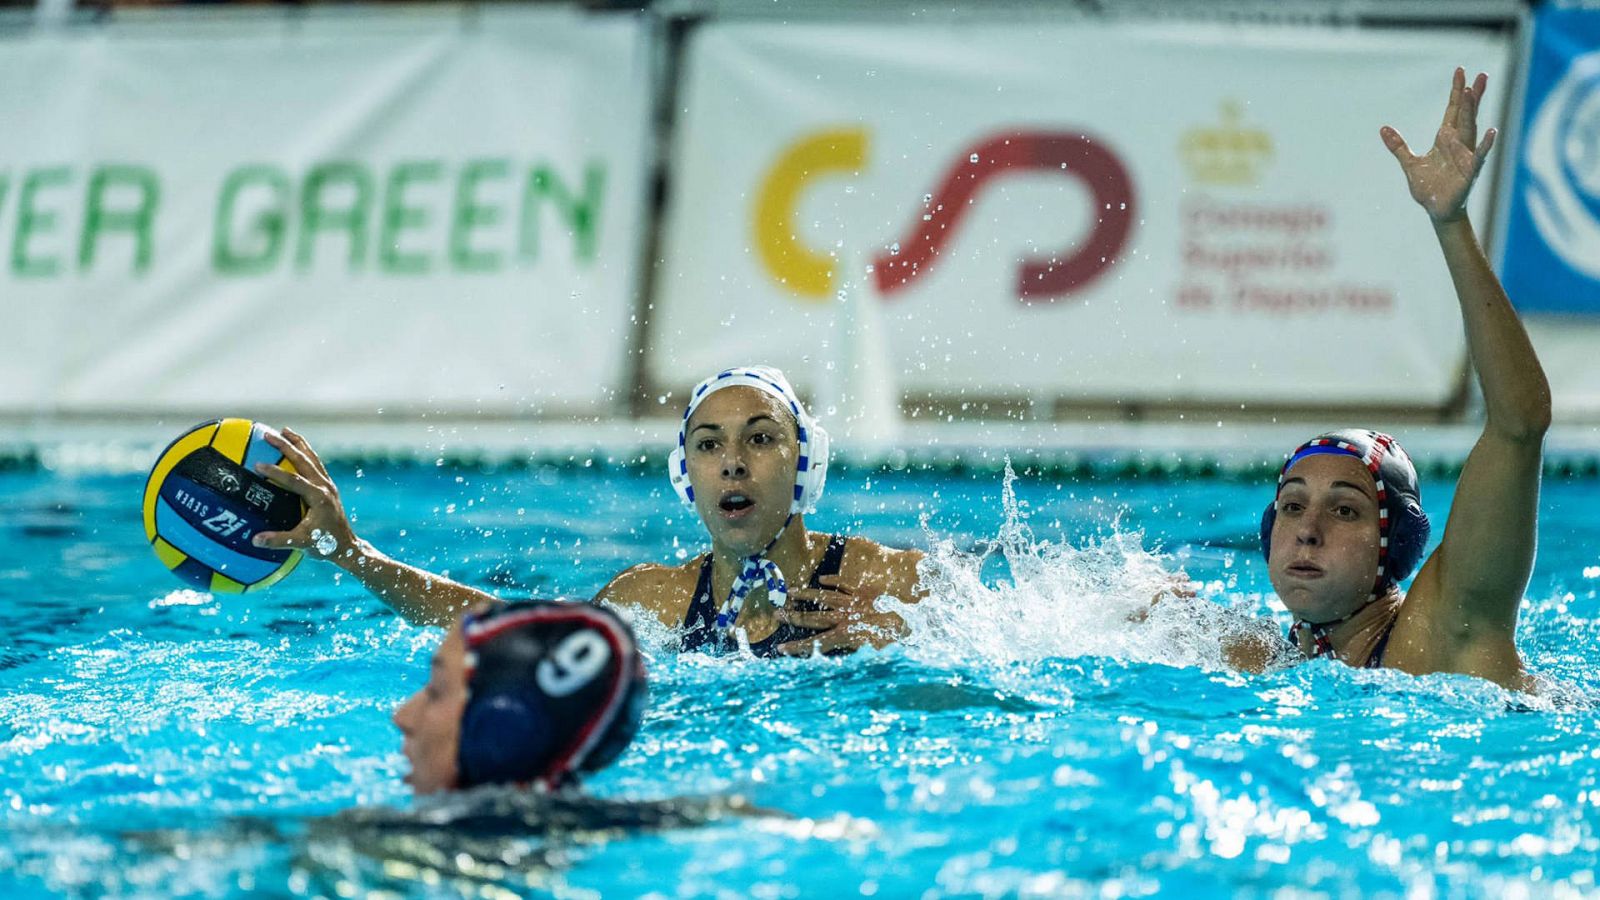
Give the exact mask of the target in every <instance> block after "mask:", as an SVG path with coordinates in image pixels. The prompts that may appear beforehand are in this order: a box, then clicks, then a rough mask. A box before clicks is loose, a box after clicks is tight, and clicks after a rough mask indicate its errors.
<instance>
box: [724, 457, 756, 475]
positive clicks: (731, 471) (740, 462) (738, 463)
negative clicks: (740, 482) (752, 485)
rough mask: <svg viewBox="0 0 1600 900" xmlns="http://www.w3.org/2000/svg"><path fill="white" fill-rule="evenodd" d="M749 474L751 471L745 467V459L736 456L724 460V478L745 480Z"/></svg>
mask: <svg viewBox="0 0 1600 900" xmlns="http://www.w3.org/2000/svg"><path fill="white" fill-rule="evenodd" d="M749 474H750V470H749V469H747V468H745V465H744V457H742V456H737V455H735V456H724V457H723V458H722V477H723V478H743V477H745V476H746V475H749Z"/></svg>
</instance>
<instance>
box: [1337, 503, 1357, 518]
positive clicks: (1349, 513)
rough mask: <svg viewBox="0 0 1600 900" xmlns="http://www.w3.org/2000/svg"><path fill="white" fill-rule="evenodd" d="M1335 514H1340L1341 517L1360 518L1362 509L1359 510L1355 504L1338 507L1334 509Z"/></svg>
mask: <svg viewBox="0 0 1600 900" xmlns="http://www.w3.org/2000/svg"><path fill="white" fill-rule="evenodd" d="M1333 514H1334V515H1336V516H1338V517H1339V518H1341V519H1355V518H1359V517H1360V516H1361V513H1360V511H1359V510H1357V509H1356V508H1355V507H1354V506H1340V507H1336V508H1335V509H1334V511H1333Z"/></svg>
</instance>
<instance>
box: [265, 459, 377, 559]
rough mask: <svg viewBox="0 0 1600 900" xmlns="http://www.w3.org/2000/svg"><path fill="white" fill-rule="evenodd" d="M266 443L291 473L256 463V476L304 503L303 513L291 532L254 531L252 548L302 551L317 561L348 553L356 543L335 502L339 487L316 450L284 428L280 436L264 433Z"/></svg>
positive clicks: (337, 502)
mask: <svg viewBox="0 0 1600 900" xmlns="http://www.w3.org/2000/svg"><path fill="white" fill-rule="evenodd" d="M267 443H269V444H271V445H272V446H274V447H276V448H278V450H279V451H280V452H282V453H283V456H284V459H286V460H288V461H289V462H290V463H291V464H292V465H293V466H294V469H295V470H294V471H293V472H290V471H289V470H287V469H285V468H283V467H282V466H274V465H268V464H266V463H258V464H257V465H256V473H257V474H259V475H261V476H262V477H263V478H266V479H267V480H268V481H270V482H272V483H273V484H275V485H277V486H278V487H281V488H283V489H284V490H286V491H290V492H292V493H294V494H296V495H298V496H299V497H300V499H301V500H303V501H305V504H306V514H305V517H304V518H302V519H301V520H300V524H299V525H296V526H295V527H294V529H293V530H291V531H262V532H258V533H257V534H256V536H255V538H254V541H255V545H256V546H257V547H271V548H273V549H277V550H284V549H294V550H304V551H306V552H307V553H310V554H311V555H312V556H315V557H317V558H319V559H329V558H331V557H333V556H335V555H337V554H338V553H340V552H350V551H351V550H352V549H353V548H354V546H355V542H356V536H355V531H354V530H353V529H352V528H351V527H350V519H349V517H348V516H346V515H345V511H344V502H343V501H341V500H340V499H339V488H338V486H337V485H335V484H334V483H333V479H332V478H330V477H328V469H327V467H326V466H324V465H323V464H322V459H321V458H320V457H318V456H317V453H316V451H315V450H312V449H311V445H310V444H308V443H306V439H305V438H303V437H301V436H300V435H298V434H296V433H295V432H294V431H292V430H290V429H288V428H285V429H283V433H282V434H281V435H279V434H275V433H273V432H271V431H268V432H267Z"/></svg>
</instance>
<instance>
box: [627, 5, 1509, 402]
mask: <svg viewBox="0 0 1600 900" xmlns="http://www.w3.org/2000/svg"><path fill="white" fill-rule="evenodd" d="M1506 58H1507V47H1506V42H1505V39H1503V38H1500V37H1496V36H1493V35H1486V34H1482V33H1469V32H1431V33H1425V32H1418V31H1370V32H1369V31H1358V30H1348V29H1346V30H1323V29H1307V28H1289V27H1264V26H1263V27H1250V28H1244V27H1238V26H1231V25H1230V26H1221V25H1217V26H1211V25H1197V24H1192V23H1191V24H1171V23H1168V24H1127V23H1110V24H1106V23H1101V24H1088V23H1078V24H1041V23H1037V22H1029V23H1027V24H1013V25H1000V24H991V25H985V24H975V23H971V22H964V23H960V24H952V25H949V26H940V25H916V26H903V25H902V26H884V25H866V24H852V25H848V26H846V25H832V24H800V25H795V24H784V25H774V24H767V23H748V22H746V23H712V24H709V25H707V26H706V27H705V28H703V29H702V30H701V31H700V32H698V33H697V35H696V36H695V38H694V40H693V42H692V44H691V45H690V47H689V55H688V59H687V74H686V76H685V78H686V80H685V82H684V84H683V85H682V92H681V96H682V104H681V105H682V106H683V108H684V109H683V112H682V113H681V115H680V118H679V122H678V130H677V139H676V145H675V147H674V150H673V169H672V181H671V193H670V200H669V210H668V214H667V216H668V218H667V232H666V243H665V249H664V253H663V257H664V259H663V268H662V271H661V272H660V273H659V277H658V279H657V283H658V285H659V291H658V296H657V298H656V299H657V303H656V309H655V318H654V319H653V321H652V323H651V343H650V365H649V373H650V377H651V379H652V380H653V382H654V383H655V384H656V385H657V386H659V387H663V388H678V387H682V386H684V385H687V384H691V383H693V382H694V381H695V380H696V379H698V378H700V377H702V376H703V375H704V374H705V373H706V372H708V371H710V370H713V369H714V368H716V367H720V366H723V365H727V364H732V363H745V362H769V363H772V364H775V365H779V366H784V367H788V368H790V369H793V370H794V372H793V374H794V375H795V377H796V378H797V379H799V380H800V381H802V382H805V381H808V380H813V379H821V380H828V379H831V378H834V377H837V373H838V372H839V367H840V366H841V365H843V366H844V367H845V369H846V370H847V371H846V374H845V375H844V376H843V377H845V378H848V377H850V376H849V374H848V371H852V370H856V369H858V368H859V367H860V366H861V365H863V362H864V360H865V359H866V357H864V356H862V355H861V353H863V352H865V353H866V354H867V355H868V356H870V355H871V353H873V352H879V353H882V354H884V355H886V356H887V359H888V361H889V364H888V366H886V367H885V368H886V369H887V370H888V372H889V373H890V375H891V377H893V378H895V379H896V380H897V387H898V389H899V390H901V391H904V392H907V393H910V394H918V393H921V394H932V395H937V396H942V397H959V396H968V397H1005V396H1022V397H1030V398H1034V399H1039V400H1044V401H1056V400H1062V401H1066V402H1085V403H1106V402H1131V403H1155V404H1169V403H1171V404H1190V403H1193V404H1220V403H1227V404H1233V403H1243V404H1248V403H1274V404H1294V405H1296V406H1301V407H1307V406H1321V407H1332V406H1350V405H1366V406H1390V407H1395V406H1404V407H1430V406H1437V405H1439V404H1442V403H1444V402H1445V401H1446V399H1447V398H1448V397H1449V396H1450V395H1451V394H1452V393H1453V392H1454V391H1455V390H1456V388H1457V386H1458V384H1459V380H1460V374H1461V372H1462V368H1461V366H1462V362H1463V358H1464V342H1463V339H1462V335H1461V327H1460V324H1459V313H1458V311H1457V309H1456V304H1455V300H1454V295H1453V293H1452V290H1451V286H1450V282H1449V279H1448V277H1447V275H1446V272H1445V269H1444V265H1443V262H1442V260H1441V259H1440V254H1439V251H1438V248H1437V246H1436V245H1435V243H1434V239H1433V234H1432V229H1431V228H1430V227H1429V224H1428V221H1427V218H1426V216H1425V214H1424V213H1423V212H1422V211H1421V210H1420V209H1419V208H1417V207H1416V205H1415V204H1414V203H1413V202H1412V201H1411V199H1410V197H1409V195H1408V193H1407V190H1406V187H1405V182H1404V179H1403V177H1402V176H1401V174H1400V171H1399V168H1398V166H1397V165H1396V164H1395V161H1394V159H1393V158H1392V157H1391V156H1390V155H1389V153H1388V152H1387V150H1385V148H1384V146H1383V144H1382V143H1381V141H1380V140H1379V137H1378V128H1379V126H1380V125H1383V124H1385V123H1388V124H1393V125H1395V126H1396V127H1397V128H1399V129H1400V131H1401V132H1402V133H1403V134H1404V135H1405V136H1406V137H1407V138H1408V139H1409V140H1410V141H1411V143H1412V144H1413V146H1414V147H1417V148H1418V149H1419V150H1420V149H1422V148H1426V147H1427V146H1429V145H1430V144H1431V143H1432V139H1433V133H1434V130H1435V129H1436V128H1437V127H1438V123H1439V120H1440V116H1441V114H1442V113H1443V110H1444V105H1445V101H1446V97H1447V92H1448V89H1449V83H1450V76H1451V72H1452V71H1453V69H1454V68H1455V66H1457V65H1464V66H1467V67H1469V68H1472V69H1481V70H1484V71H1486V72H1488V73H1489V76H1490V79H1491V96H1490V99H1489V101H1488V102H1487V103H1486V105H1485V110H1486V115H1485V118H1486V119H1487V118H1491V117H1490V116H1489V115H1488V112H1489V111H1493V110H1498V109H1500V108H1501V106H1500V101H1499V98H1500V92H1502V91H1504V90H1505V88H1506V85H1505V79H1504V77H1503V76H1504V72H1505V68H1506ZM1484 124H1485V125H1488V124H1498V123H1497V122H1493V121H1488V122H1485V123H1484ZM1489 193H1490V191H1489V189H1488V188H1487V187H1484V188H1482V189H1480V190H1479V191H1478V192H1477V196H1476V197H1475V198H1474V203H1475V204H1476V205H1475V206H1474V209H1475V210H1476V212H1477V214H1478V215H1479V216H1480V217H1481V215H1482V212H1483V209H1484V204H1485V202H1486V201H1487V198H1488V194H1489ZM853 285H858V287H852V286H853ZM841 289H845V290H846V291H847V293H848V292H849V291H850V290H854V291H855V292H856V295H857V296H856V297H855V301H856V302H862V303H866V304H868V305H867V306H866V307H865V309H867V310H869V311H870V312H872V313H873V317H874V318H875V319H876V320H877V321H878V322H879V326H878V327H877V328H876V329H875V331H876V333H877V334H878V335H879V336H880V339H881V341H880V344H881V346H880V348H879V350H877V351H873V350H870V349H869V350H867V351H859V350H852V349H848V348H851V347H856V346H858V345H859V343H860V342H859V340H856V339H855V338H854V337H852V336H851V335H849V334H846V333H844V332H846V331H849V330H850V328H852V327H853V326H852V325H851V324H850V323H852V322H857V321H859V319H860V312H861V310H859V309H858V310H856V311H855V312H854V313H852V312H851V311H850V310H849V309H847V308H845V307H847V306H849V304H841V302H840V300H839V297H840V291H841ZM824 372H831V373H835V374H830V375H824V374H823V373H824Z"/></svg>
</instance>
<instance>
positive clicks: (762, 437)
mask: <svg viewBox="0 0 1600 900" xmlns="http://www.w3.org/2000/svg"><path fill="white" fill-rule="evenodd" d="M776 440H777V438H775V437H773V436H772V435H770V434H768V433H766V432H765V431H758V432H756V433H755V434H752V435H750V443H752V444H755V445H756V446H758V447H765V446H766V445H768V444H771V443H773V442H775V441H776Z"/></svg>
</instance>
